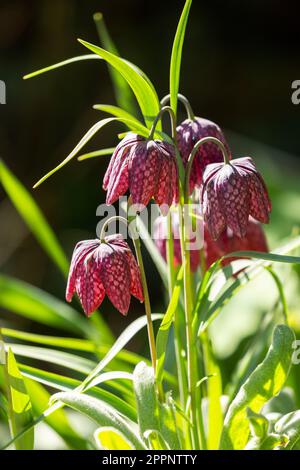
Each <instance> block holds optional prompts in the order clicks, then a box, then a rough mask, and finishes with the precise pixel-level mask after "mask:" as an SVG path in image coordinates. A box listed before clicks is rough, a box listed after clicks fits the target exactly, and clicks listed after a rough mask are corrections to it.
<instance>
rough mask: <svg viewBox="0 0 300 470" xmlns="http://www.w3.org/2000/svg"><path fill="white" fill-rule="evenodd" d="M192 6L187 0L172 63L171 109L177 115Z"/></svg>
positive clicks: (174, 43) (175, 39)
mask: <svg viewBox="0 0 300 470" xmlns="http://www.w3.org/2000/svg"><path fill="white" fill-rule="evenodd" d="M191 5H192V0H186V2H185V5H184V8H183V11H182V14H181V17H180V20H179V23H178V27H177V31H176V34H175V38H174V42H173V48H172V55H171V63H170V100H171V107H172V109H173V111H174V113H175V114H176V112H177V101H178V98H177V95H178V91H179V80H180V68H181V56H182V47H183V42H184V36H185V30H186V25H187V21H188V17H189V12H190V8H191Z"/></svg>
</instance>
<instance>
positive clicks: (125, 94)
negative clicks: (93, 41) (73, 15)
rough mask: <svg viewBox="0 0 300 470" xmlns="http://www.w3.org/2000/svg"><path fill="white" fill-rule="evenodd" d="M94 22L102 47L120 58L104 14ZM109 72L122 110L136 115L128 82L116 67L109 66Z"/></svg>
mask: <svg viewBox="0 0 300 470" xmlns="http://www.w3.org/2000/svg"><path fill="white" fill-rule="evenodd" d="M94 21H95V23H96V27H97V31H98V34H99V38H100V41H101V45H102V46H103V48H104V49H105V50H107V51H108V52H111V53H112V54H114V55H116V56H119V55H120V54H119V52H118V49H117V47H116V45H115V43H114V42H113V40H112V38H111V36H110V34H109V31H108V29H107V27H106V24H105V21H104V18H103V14H102V13H95V14H94ZM108 70H109V72H110V76H111V80H112V82H113V85H114V90H115V96H116V101H117V103H118V105H119V106H120V107H121V108H124V109H126V110H127V111H129V112H130V113H131V114H135V113H136V103H135V101H134V97H133V94H132V91H131V89H130V87H129V85H128V83H127V81H126V80H125V79H124V78H123V77H122V75H120V74H119V72H118V71H117V70H115V68H114V67H112V66H108Z"/></svg>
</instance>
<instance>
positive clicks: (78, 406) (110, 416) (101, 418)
mask: <svg viewBox="0 0 300 470" xmlns="http://www.w3.org/2000/svg"><path fill="white" fill-rule="evenodd" d="M52 400H58V401H60V402H62V403H64V404H65V405H68V406H70V407H71V408H73V409H74V410H77V411H79V412H80V413H82V414H85V415H86V416H88V417H89V418H91V419H92V420H93V421H95V422H96V423H97V424H98V425H99V426H108V427H113V428H114V429H117V430H118V431H120V432H121V433H122V434H123V435H124V436H125V438H126V439H128V441H129V442H131V443H132V444H133V445H134V447H135V448H136V449H137V450H143V449H145V445H144V444H143V442H142V440H141V439H140V438H139V436H138V435H137V434H136V433H135V431H134V428H133V426H131V425H130V424H129V423H128V421H126V420H125V419H124V418H122V417H121V416H120V415H119V413H118V412H117V411H116V410H115V409H114V408H112V407H111V406H109V405H107V404H106V403H105V402H102V401H100V400H96V399H95V398H93V397H89V396H87V395H83V394H81V393H76V392H66V393H57V394H56V395H54V396H53V397H52Z"/></svg>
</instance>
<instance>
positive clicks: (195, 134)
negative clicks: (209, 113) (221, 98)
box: [177, 117, 228, 192]
mask: <svg viewBox="0 0 300 470" xmlns="http://www.w3.org/2000/svg"><path fill="white" fill-rule="evenodd" d="M203 137H215V138H217V139H219V140H220V141H221V142H222V143H223V144H224V145H225V147H226V148H227V149H228V145H227V143H226V139H225V137H224V134H223V132H222V130H221V128H220V127H219V126H218V125H217V124H215V123H214V122H212V121H209V120H208V119H204V118H200V117H195V118H194V119H186V120H185V121H183V122H182V123H181V124H180V125H179V126H178V127H177V144H178V148H179V151H180V155H181V157H182V160H183V164H184V166H186V164H187V161H188V158H189V155H190V153H191V151H192V150H193V147H194V145H195V144H196V142H198V141H199V140H200V139H202V138H203ZM222 161H223V156H222V152H221V150H220V149H219V148H218V147H217V146H216V145H215V144H213V143H212V142H206V143H205V144H203V145H202V146H201V147H200V148H199V149H198V151H197V153H196V155H195V158H194V162H193V165H192V171H191V177H190V191H191V192H192V191H193V189H194V187H195V186H201V184H202V178H203V173H204V170H205V168H206V166H207V165H209V164H210V163H217V162H222Z"/></svg>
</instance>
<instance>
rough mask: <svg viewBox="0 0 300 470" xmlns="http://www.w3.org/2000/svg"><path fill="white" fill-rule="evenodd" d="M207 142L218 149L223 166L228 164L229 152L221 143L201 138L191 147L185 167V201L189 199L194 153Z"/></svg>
mask: <svg viewBox="0 0 300 470" xmlns="http://www.w3.org/2000/svg"><path fill="white" fill-rule="evenodd" d="M207 142H212V143H213V144H216V145H217V146H218V147H219V149H220V150H221V152H222V154H223V158H224V163H225V164H230V155H229V152H228V150H227V148H226V147H225V145H224V144H223V142H221V141H220V140H219V139H217V138H216V137H203V138H202V139H200V140H198V142H196V144H195V145H194V147H193V150H192V151H191V153H190V156H189V159H188V162H187V165H186V171H185V185H184V186H185V195H184V197H185V199H188V197H189V181H190V176H191V170H192V165H193V161H194V158H195V156H196V153H197V152H198V150H199V148H200V147H201V145H203V144H206V143H207Z"/></svg>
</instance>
